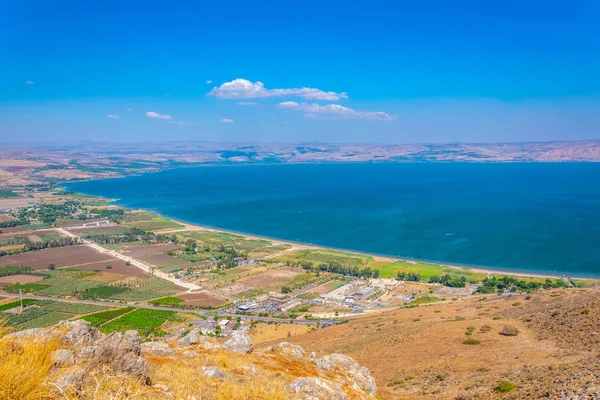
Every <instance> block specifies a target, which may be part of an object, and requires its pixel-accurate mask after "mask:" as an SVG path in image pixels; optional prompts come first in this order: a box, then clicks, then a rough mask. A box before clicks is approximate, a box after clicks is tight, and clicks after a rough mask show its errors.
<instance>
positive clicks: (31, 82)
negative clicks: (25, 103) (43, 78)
mask: <svg viewBox="0 0 600 400" xmlns="http://www.w3.org/2000/svg"><path fill="white" fill-rule="evenodd" d="M25 84H26V85H33V84H34V83H33V81H25Z"/></svg>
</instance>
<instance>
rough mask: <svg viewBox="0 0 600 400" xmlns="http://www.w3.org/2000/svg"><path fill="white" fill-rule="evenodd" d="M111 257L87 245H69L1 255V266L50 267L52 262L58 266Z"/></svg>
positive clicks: (74, 264)
mask: <svg viewBox="0 0 600 400" xmlns="http://www.w3.org/2000/svg"><path fill="white" fill-rule="evenodd" d="M107 258H109V257H108V256H107V255H105V254H101V253H98V252H96V251H94V250H93V249H90V248H89V247H87V246H69V247H58V248H52V249H45V250H39V251H29V252H26V253H21V254H15V255H10V256H4V257H0V267H4V266H7V265H26V266H31V267H34V268H35V269H40V270H41V269H48V266H49V265H50V264H54V265H55V266H56V268H61V267H67V266H76V265H81V264H89V263H93V262H100V261H104V260H106V259H107Z"/></svg>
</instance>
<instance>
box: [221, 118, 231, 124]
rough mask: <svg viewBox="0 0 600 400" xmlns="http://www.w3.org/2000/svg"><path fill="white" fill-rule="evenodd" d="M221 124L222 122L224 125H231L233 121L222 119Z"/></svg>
mask: <svg viewBox="0 0 600 400" xmlns="http://www.w3.org/2000/svg"><path fill="white" fill-rule="evenodd" d="M221 122H224V123H226V124H232V123H233V120H232V119H229V118H223V119H222V120H221Z"/></svg>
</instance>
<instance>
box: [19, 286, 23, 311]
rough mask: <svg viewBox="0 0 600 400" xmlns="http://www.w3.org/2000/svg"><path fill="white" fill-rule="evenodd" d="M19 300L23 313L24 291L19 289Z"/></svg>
mask: <svg viewBox="0 0 600 400" xmlns="http://www.w3.org/2000/svg"><path fill="white" fill-rule="evenodd" d="M19 298H20V299H21V312H23V291H22V290H21V289H19Z"/></svg>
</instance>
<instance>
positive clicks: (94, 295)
mask: <svg viewBox="0 0 600 400" xmlns="http://www.w3.org/2000/svg"><path fill="white" fill-rule="evenodd" d="M129 290H131V289H129V288H124V287H118V286H100V287H95V288H91V289H88V290H86V291H85V292H82V293H81V298H82V299H92V300H93V299H108V298H109V297H112V296H115V295H118V294H121V293H124V292H128V291H129Z"/></svg>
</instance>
